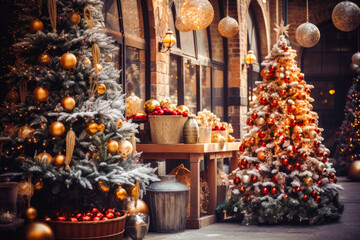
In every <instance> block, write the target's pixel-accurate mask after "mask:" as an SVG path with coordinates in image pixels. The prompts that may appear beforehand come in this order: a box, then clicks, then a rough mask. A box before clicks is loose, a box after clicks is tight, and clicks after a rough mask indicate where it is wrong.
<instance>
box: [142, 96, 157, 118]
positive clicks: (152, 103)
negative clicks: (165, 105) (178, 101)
mask: <svg viewBox="0 0 360 240" xmlns="http://www.w3.org/2000/svg"><path fill="white" fill-rule="evenodd" d="M159 106H160V103H159V102H158V101H156V100H155V99H150V100H147V101H146V102H145V104H144V110H145V112H146V113H147V114H149V113H151V112H152V111H154V110H155V108H157V107H159Z"/></svg>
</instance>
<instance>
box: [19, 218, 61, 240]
mask: <svg viewBox="0 0 360 240" xmlns="http://www.w3.org/2000/svg"><path fill="white" fill-rule="evenodd" d="M54 239H55V236H54V232H53V230H52V229H51V228H50V227H49V225H47V224H46V223H43V222H32V223H29V224H28V225H27V226H26V228H25V240H54Z"/></svg>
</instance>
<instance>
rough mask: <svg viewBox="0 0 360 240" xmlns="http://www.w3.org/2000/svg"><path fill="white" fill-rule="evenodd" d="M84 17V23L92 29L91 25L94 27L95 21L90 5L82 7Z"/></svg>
mask: <svg viewBox="0 0 360 240" xmlns="http://www.w3.org/2000/svg"><path fill="white" fill-rule="evenodd" d="M84 18H85V21H86V24H87V25H88V27H89V29H92V28H93V27H95V22H94V18H93V15H92V12H91V9H90V6H86V7H85V8H84Z"/></svg>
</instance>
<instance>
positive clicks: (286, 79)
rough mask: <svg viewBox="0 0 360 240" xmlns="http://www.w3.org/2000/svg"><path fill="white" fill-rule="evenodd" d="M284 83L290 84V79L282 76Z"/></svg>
mask: <svg viewBox="0 0 360 240" xmlns="http://www.w3.org/2000/svg"><path fill="white" fill-rule="evenodd" d="M284 81H285V82H286V83H288V82H290V77H289V76H288V75H286V76H284Z"/></svg>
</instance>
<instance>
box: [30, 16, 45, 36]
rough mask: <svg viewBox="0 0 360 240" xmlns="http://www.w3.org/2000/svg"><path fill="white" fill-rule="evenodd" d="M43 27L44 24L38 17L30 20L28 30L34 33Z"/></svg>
mask: <svg viewBox="0 0 360 240" xmlns="http://www.w3.org/2000/svg"><path fill="white" fill-rule="evenodd" d="M43 29H44V24H43V23H42V21H40V20H39V19H38V18H35V19H33V20H32V21H31V22H30V25H29V30H30V32H31V33H36V32H37V31H42V30H43Z"/></svg>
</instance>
